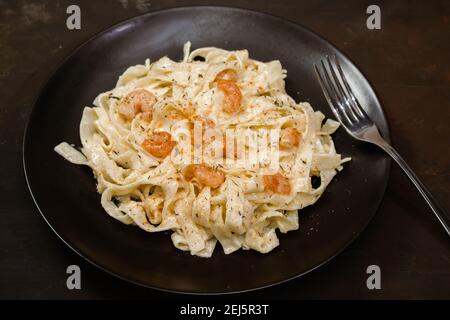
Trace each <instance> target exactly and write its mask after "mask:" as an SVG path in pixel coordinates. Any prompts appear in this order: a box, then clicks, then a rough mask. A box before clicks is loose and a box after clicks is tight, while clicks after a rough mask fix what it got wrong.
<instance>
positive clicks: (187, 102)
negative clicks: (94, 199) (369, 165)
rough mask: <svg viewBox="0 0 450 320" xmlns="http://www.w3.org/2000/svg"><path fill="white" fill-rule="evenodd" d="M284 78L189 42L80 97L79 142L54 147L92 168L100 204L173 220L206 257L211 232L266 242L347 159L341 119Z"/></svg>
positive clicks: (187, 245) (274, 65)
mask: <svg viewBox="0 0 450 320" xmlns="http://www.w3.org/2000/svg"><path fill="white" fill-rule="evenodd" d="M285 77H286V71H285V70H283V68H282V66H281V64H280V62H279V61H277V60H275V61H271V62H267V63H263V62H260V61H257V60H253V59H250V58H249V54H248V51H247V50H237V51H227V50H223V49H219V48H213V47H208V48H200V49H196V50H194V51H192V52H191V51H190V43H189V42H188V43H186V44H185V46H184V58H183V60H182V61H180V62H175V61H173V60H171V59H169V58H168V57H163V58H161V59H159V60H157V61H155V62H152V63H150V61H149V60H147V61H146V62H145V64H143V65H136V66H132V67H129V68H128V69H127V70H126V71H125V72H124V73H123V74H122V75H121V76H120V77H119V79H118V81H117V85H116V87H115V88H113V89H112V90H110V91H107V92H104V93H101V94H100V95H99V96H98V97H97V98H96V99H95V101H94V107H85V109H84V112H83V115H82V119H81V123H80V139H81V144H82V148H81V152H80V151H78V150H77V149H75V148H74V147H73V146H71V145H69V144H68V143H66V142H63V143H61V144H59V145H58V146H56V147H55V151H56V152H58V153H59V154H60V155H62V156H63V157H64V158H66V159H67V160H69V161H70V162H72V163H75V164H79V165H87V166H89V167H91V168H92V170H93V172H94V174H95V177H96V179H97V188H98V192H99V193H100V194H101V204H102V206H103V208H104V209H105V211H106V212H107V213H108V214H109V215H110V216H111V217H113V218H115V219H117V220H119V221H121V222H122V223H125V224H130V225H137V226H138V227H140V228H142V229H143V230H145V231H148V232H158V231H165V230H172V231H173V233H172V235H171V239H172V242H173V244H174V246H175V247H176V248H178V249H181V250H185V251H189V252H190V253H191V254H192V255H196V256H201V257H210V256H211V255H212V253H213V251H214V248H215V246H216V244H217V242H219V243H220V244H221V246H222V248H223V250H224V252H225V253H226V254H229V253H232V252H234V251H236V250H238V249H240V248H242V249H254V250H257V251H259V252H261V253H267V252H269V251H271V250H272V249H274V248H275V247H276V246H278V244H279V239H278V236H277V233H276V230H277V229H278V230H279V232H281V233H286V232H288V231H291V230H297V229H298V228H299V219H298V210H299V209H302V208H304V207H306V206H309V205H311V204H313V203H315V202H316V201H317V199H318V198H319V197H320V196H321V194H322V193H323V192H324V190H325V188H326V186H327V185H328V184H329V183H330V181H331V180H332V178H333V177H334V176H335V174H336V173H337V171H339V170H341V169H342V163H343V162H345V161H347V160H349V158H345V159H342V158H341V155H340V154H338V153H337V152H336V150H335V146H334V144H333V140H332V138H331V136H330V135H331V134H332V133H333V132H334V131H335V130H336V129H337V128H338V123H337V122H336V121H333V120H330V119H328V120H326V121H324V115H323V114H322V113H321V112H319V111H316V112H314V110H313V109H312V108H311V106H310V105H309V104H308V103H296V102H295V101H294V100H293V99H292V98H291V97H290V96H289V95H288V94H287V93H286V91H285V84H284V78H285ZM206 130H208V132H210V133H211V134H210V135H207V134H206ZM228 132H230V135H228ZM248 132H250V136H252V134H253V136H252V137H253V140H252V139H250V138H249V139H246V137H247V136H246V135H245V134H244V133H248ZM233 133H234V135H233ZM268 133H270V135H269V134H268ZM214 134H216V135H215V136H214ZM266 134H267V135H266ZM196 138H199V139H200V144H201V145H202V147H203V149H199V147H198V144H199V143H198V139H196ZM263 147H264V148H267V150H269V151H268V152H266V153H264V154H262V152H260V153H258V151H261V150H262V149H263ZM208 149H209V151H211V150H213V151H214V152H207V151H208ZM255 149H256V150H255ZM259 149H261V150H259ZM199 150H200V151H199ZM252 151H253V154H255V153H254V152H256V157H253V158H252V159H253V160H254V159H256V161H253V162H252V161H250V160H248V159H249V158H251V152H252ZM246 155H247V157H246ZM248 155H250V156H248ZM241 160H242V161H241ZM314 176H315V177H318V178H320V185H317V186H316V185H315V186H314V187H313V185H312V183H311V180H312V179H313V177H314Z"/></svg>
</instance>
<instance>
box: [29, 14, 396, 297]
mask: <svg viewBox="0 0 450 320" xmlns="http://www.w3.org/2000/svg"><path fill="white" fill-rule="evenodd" d="M195 9H212V10H217V9H218V10H224V11H226V10H233V11H237V12H241V13H251V14H256V15H259V16H261V17H264V16H265V17H270V18H272V19H274V20H278V21H279V22H281V23H285V24H286V23H287V24H289V25H291V26H293V27H295V28H301V29H303V30H304V31H306V32H307V33H308V34H309V35H310V36H312V37H314V38H316V39H318V40H319V41H320V42H324V43H326V44H327V45H329V46H330V47H331V48H332V49H333V50H336V52H338V53H339V54H341V55H342V56H344V57H345V58H346V59H347V60H348V61H349V62H350V63H351V65H352V66H353V67H355V68H356V70H357V71H358V72H359V73H361V75H362V76H363V78H364V80H365V81H366V82H367V84H368V85H369V87H370V89H371V90H372V91H373V93H374V95H373V98H374V99H375V102H376V104H378V105H379V106H380V108H379V109H380V112H381V116H382V119H383V121H384V123H385V124H386V128H385V131H386V132H385V134H383V137H384V138H385V139H386V140H387V141H388V142H390V140H391V139H390V125H389V121H388V119H387V117H386V114H385V112H384V109H383V107H382V104H381V102H380V100H379V98H378V95H377V92H376V91H375V89H374V87H373V86H372V85H371V83H370V81H369V80H368V79H367V77H366V75H365V74H364V73H363V72H362V71H361V70H360V69H359V68H358V66H357V65H356V64H355V63H354V62H353V61H352V60H351V58H350V57H348V56H347V55H346V54H344V53H343V52H342V51H341V50H340V49H339V48H337V47H336V46H335V45H334V44H333V43H332V42H330V41H328V40H327V39H326V38H325V37H322V36H321V35H319V34H317V33H316V32H314V31H313V30H311V29H309V28H308V27H305V26H304V25H302V24H299V23H297V22H294V21H292V20H290V19H287V18H284V17H281V16H278V15H274V14H272V13H268V12H264V11H258V10H253V9H248V8H242V7H236V6H223V5H184V6H177V7H169V8H162V9H158V10H155V11H150V12H146V13H143V14H138V15H135V16H132V17H129V18H126V19H124V20H121V21H119V22H117V23H114V24H112V25H110V26H108V27H106V28H105V29H102V30H100V31H98V32H96V33H94V34H93V35H91V36H90V37H89V38H88V39H86V40H84V41H83V42H82V43H81V44H79V45H77V46H76V47H75V48H74V49H72V51H71V52H70V53H69V54H68V55H66V56H65V57H64V58H63V59H62V60H60V62H59V63H57V64H55V67H54V68H53V70H51V71H50V72H49V73H48V75H47V77H46V78H45V80H44V81H43V82H42V84H41V85H40V87H39V89H38V90H37V93H36V97H35V99H34V100H33V103H32V107H31V111H30V112H29V114H28V116H27V120H26V122H25V129H24V133H23V139H22V148H21V151H22V166H23V172H24V176H25V180H26V184H27V188H28V191H29V193H30V195H31V198H32V200H33V202H34V204H35V206H36V208H37V209H38V211H39V213H40V215H41V217H42V218H43V219H44V221H45V222H46V224H47V225H48V226H49V227H50V229H51V230H52V231H53V232H54V234H56V236H57V237H58V238H59V239H60V240H61V241H62V242H63V243H64V244H65V245H67V247H69V248H70V249H71V250H72V251H73V252H75V253H76V254H77V255H78V256H80V257H81V258H82V259H84V260H85V261H87V262H89V263H90V264H91V265H93V266H94V267H96V268H98V269H100V270H102V271H104V272H106V273H107V274H109V275H112V276H114V277H115V278H118V279H120V280H122V281H125V282H127V283H132V284H134V285H136V286H138V287H141V288H148V289H154V290H159V291H163V292H166V293H172V294H174V293H175V294H183V295H196V296H205V295H213V296H217V295H231V294H239V293H247V292H252V291H256V290H261V289H265V288H269V287H273V286H276V285H279V284H283V283H286V282H288V281H291V280H294V279H297V278H301V277H303V276H305V275H306V274H308V273H310V272H312V271H314V270H316V269H318V268H320V267H322V266H324V265H325V264H327V263H328V262H329V261H331V260H332V259H334V258H335V257H337V256H338V255H340V254H341V253H342V252H343V251H345V250H346V249H347V248H348V247H349V246H350V245H351V244H352V243H354V242H355V241H356V240H357V239H358V238H359V237H360V235H361V234H362V233H363V231H365V230H366V229H367V227H368V225H369V224H370V222H371V221H372V220H373V218H374V217H375V215H376V213H377V212H378V210H379V208H380V205H381V203H382V201H383V199H384V198H385V194H386V190H387V186H388V183H389V181H390V179H391V169H392V160H391V159H390V158H389V157H386V160H387V165H386V179H384V181H383V186H382V187H383V192H382V193H381V194H380V199H379V200H378V201H377V203H376V205H375V208H376V209H375V210H374V212H373V213H372V214H371V216H370V218H369V219H368V220H367V222H366V223H365V224H364V225H363V226H362V228H361V229H360V230H359V231H357V232H355V233H353V234H352V236H351V237H350V238H349V240H348V241H347V242H346V243H345V244H344V245H343V246H342V247H341V248H340V249H339V250H337V251H336V252H335V253H334V254H333V255H331V256H329V257H328V258H326V259H324V260H323V261H321V262H320V263H319V264H317V265H315V266H313V267H311V268H309V269H308V270H306V271H303V272H301V273H298V274H296V275H294V276H291V277H288V278H286V279H282V280H279V281H276V282H273V283H269V284H266V285H262V286H256V287H251V288H248V289H242V290H232V291H222V292H195V291H183V290H176V289H168V288H162V287H158V286H153V285H147V284H144V283H141V282H138V281H135V280H132V279H129V278H127V277H125V276H123V275H121V274H118V273H116V272H114V271H111V270H109V269H107V267H105V266H102V265H100V264H99V263H97V262H95V261H93V260H92V259H91V258H88V257H86V256H85V255H84V254H83V253H82V252H80V251H79V250H77V249H76V248H75V247H74V246H73V245H72V244H71V243H69V242H68V241H67V240H65V239H64V238H63V236H62V235H60V234H59V233H58V232H57V231H56V230H55V229H54V228H53V226H52V225H51V224H50V222H49V221H48V220H47V218H46V216H45V214H44V211H43V210H42V209H41V208H40V206H39V204H38V202H37V200H36V198H35V195H34V193H33V190H32V188H31V183H30V180H29V177H28V173H27V160H26V156H25V154H26V149H27V148H26V142H27V137H28V135H29V127H30V123H31V120H32V119H33V116H34V114H35V113H36V109H37V104H38V102H39V100H40V99H41V96H42V92H44V91H45V90H46V89H47V87H48V86H49V85H50V83H51V81H52V80H53V79H54V78H55V76H56V74H57V73H58V71H59V70H60V69H61V67H62V66H64V64H65V63H66V62H67V61H69V60H70V59H71V58H72V57H73V56H75V55H76V54H77V53H78V52H79V51H80V50H81V49H83V47H85V46H86V45H88V44H89V43H91V42H93V41H95V40H96V39H97V38H99V37H100V36H102V35H104V34H107V33H108V32H110V31H112V30H114V29H116V28H118V27H120V26H122V25H126V24H128V23H130V22H132V20H135V19H138V18H142V17H150V16H153V15H157V14H161V13H164V12H173V11H185V10H195Z"/></svg>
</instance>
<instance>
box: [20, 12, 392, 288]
mask: <svg viewBox="0 0 450 320" xmlns="http://www.w3.org/2000/svg"><path fill="white" fill-rule="evenodd" d="M188 40H190V41H191V42H192V46H193V48H198V47H203V46H216V47H221V48H225V49H242V48H247V49H248V50H249V52H250V55H251V57H252V58H255V59H258V60H263V61H268V60H272V59H279V60H280V61H281V63H282V65H283V66H284V68H285V69H287V71H288V78H287V81H286V85H287V91H288V93H289V94H291V95H292V96H293V97H294V98H295V99H296V100H297V101H299V100H303V101H305V100H306V101H309V102H311V104H312V105H313V107H314V108H315V109H317V110H321V111H322V112H324V113H325V114H326V115H327V116H331V113H330V111H329V108H328V106H327V105H326V102H325V100H324V97H323V95H322V92H321V91H320V88H319V85H318V83H317V81H316V78H315V76H314V73H313V68H312V64H313V63H314V62H317V61H319V59H320V58H322V57H323V56H325V55H326V54H336V55H337V57H338V58H339V59H340V61H341V62H342V65H343V68H344V71H345V72H346V74H347V75H348V77H349V78H350V82H351V84H352V85H353V86H354V87H355V88H356V93H357V96H358V97H359V99H360V101H361V104H362V105H363V106H368V108H367V112H368V113H369V115H370V116H371V117H372V119H373V120H375V122H376V123H377V124H378V126H379V127H380V128H381V131H382V133H383V134H384V136H385V137H388V126H387V123H386V119H385V116H384V114H383V111H382V109H381V106H380V103H379V102H378V99H377V97H376V95H375V93H374V91H373V90H372V88H371V87H370V85H369V83H368V82H367V80H366V79H365V78H364V76H363V75H362V74H361V73H360V72H359V71H358V69H357V68H356V67H355V66H354V65H353V64H352V63H351V62H350V61H349V60H348V59H347V58H346V57H345V56H344V55H343V54H342V53H341V52H339V51H338V50H337V49H336V48H335V47H333V46H332V45H331V44H329V43H328V42H326V41H325V40H323V39H321V38H320V37H318V36H317V35H315V34H314V33H312V32H311V31H308V30H306V29H304V28H303V27H301V26H298V25H295V24H293V23H291V22H287V21H285V20H282V19H279V18H276V17H273V16H270V15H266V14H262V13H257V12H252V11H247V10H242V9H233V8H224V7H185V8H177V9H171V10H164V11H159V12H154V13H149V14H146V15H143V16H139V17H136V18H133V19H130V20H127V21H125V22H122V23H120V24H118V25H116V26H114V27H112V28H110V29H108V30H106V31H104V32H102V33H100V34H98V35H97V36H95V37H94V38H92V39H91V40H89V41H88V42H86V43H85V44H84V45H82V46H81V47H80V48H78V50H76V52H75V53H73V54H72V55H71V56H70V57H69V58H68V59H67V60H66V61H65V62H64V63H63V64H62V65H61V66H60V68H59V69H58V70H57V71H56V73H55V74H54V75H53V76H52V78H51V79H50V80H49V82H48V83H47V85H46V86H45V88H44V89H43V90H42V92H41V94H40V96H39V98H38V99H37V102H36V104H35V107H34V110H33V112H32V114H31V116H30V119H29V123H28V127H27V130H26V133H25V137H24V150H23V152H24V167H25V173H26V177H27V180H28V185H29V188H30V190H31V193H32V196H33V198H34V201H35V202H36V205H37V206H38V208H39V210H40V212H41V214H42V215H43V217H44V219H45V220H46V221H47V222H48V224H49V225H50V227H51V228H52V229H53V230H54V231H55V232H56V233H57V234H58V236H59V237H60V238H61V239H62V240H63V241H64V242H65V243H66V244H67V245H68V246H70V247H71V248H72V249H73V250H75V251H76V252H77V253H79V254H80V255H81V256H83V257H84V258H85V259H87V260H88V261H90V262H92V263H93V264H95V265H96V266H98V267H100V268H102V269H103V270H105V271H108V272H110V273H112V274H114V275H117V276H118V277H120V278H123V279H126V280H128V281H131V282H134V283H137V284H141V285H144V286H148V287H152V288H158V289H163V290H171V291H177V292H191V293H229V292H237V291H245V290H250V289H256V288H261V287H265V286H269V285H272V284H275V283H279V282H282V281H285V280H288V279H292V278H294V277H297V276H299V275H302V274H305V273H307V272H308V271H310V270H312V269H314V268H316V267H318V266H320V265H322V264H323V263H324V262H326V261H328V260H329V259H331V258H332V257H334V256H335V255H336V254H338V253H339V252H340V251H342V250H343V249H344V248H345V247H346V246H347V245H348V244H349V243H351V242H352V241H353V240H354V239H355V238H356V237H357V235H358V234H359V233H360V232H361V231H362V230H363V229H364V228H365V226H366V225H367V224H368V222H369V221H370V219H371V218H372V216H373V215H374V213H375V211H376V210H377V207H378V205H379V203H380V201H381V199H382V197H383V194H384V191H385V188H386V183H387V179H388V175H389V168H390V161H389V160H388V159H387V158H386V157H385V156H384V155H383V154H382V153H381V152H378V150H376V149H374V148H373V147H371V146H369V145H367V144H360V143H357V142H356V141H355V140H353V139H351V138H350V137H349V136H348V135H347V134H346V133H345V131H344V130H343V129H340V130H339V131H338V132H337V133H336V134H335V135H334V140H335V143H336V146H337V150H338V151H339V152H340V153H342V154H343V155H344V156H351V157H352V158H353V160H352V161H351V163H349V164H346V165H345V170H344V171H343V172H341V173H339V175H338V176H337V178H335V179H334V181H333V182H332V183H331V184H330V186H329V187H328V189H327V191H326V192H325V193H324V195H323V197H322V198H321V199H320V200H319V201H318V203H316V204H315V205H314V206H312V207H309V208H306V209H304V210H302V211H301V212H300V230H298V231H294V232H289V233H288V234H286V235H281V236H280V242H281V244H280V246H279V247H277V248H276V249H275V250H273V251H272V252H270V253H269V254H266V255H262V254H259V253H257V252H255V251H242V250H240V251H239V252H236V253H234V254H231V255H228V256H226V255H224V254H223V252H222V250H221V247H220V246H219V245H218V247H217V248H216V251H215V253H214V256H213V257H212V258H211V259H202V258H197V257H192V256H190V255H189V254H188V253H184V252H181V251H179V250H177V249H175V248H174V247H173V245H172V241H171V240H170V236H169V233H168V232H166V233H157V234H149V233H146V232H144V231H142V230H140V229H139V228H137V227H131V226H126V225H123V224H121V223H120V222H118V221H115V220H114V219H113V218H111V217H109V216H108V215H107V214H106V213H105V211H104V210H103V208H102V207H101V205H100V196H99V194H98V193H97V192H96V189H95V180H94V178H93V175H92V173H91V170H90V169H89V168H87V167H82V166H76V165H72V164H70V163H69V162H67V161H65V160H64V159H63V158H61V157H60V156H59V155H57V154H56V153H55V152H54V151H53V147H54V146H55V145H57V144H58V143H59V142H61V141H67V142H69V143H74V144H76V145H78V146H79V145H80V138H79V133H78V127H79V122H80V118H81V114H82V110H83V108H84V106H86V105H92V101H93V99H94V98H95V96H96V95H97V94H98V93H100V92H102V91H106V90H109V89H110V88H112V87H114V85H115V83H116V80H117V78H118V76H119V75H120V74H121V73H122V72H123V71H124V70H125V69H126V68H127V67H128V66H130V65H135V64H138V63H143V62H144V60H145V59H146V58H150V59H151V60H152V61H154V60H156V59H158V58H160V57H162V56H164V55H168V56H169V57H171V58H172V59H180V58H181V57H182V47H183V44H184V43H185V42H186V41H188ZM369 106H370V107H369Z"/></svg>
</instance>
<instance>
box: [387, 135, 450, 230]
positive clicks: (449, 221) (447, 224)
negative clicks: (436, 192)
mask: <svg viewBox="0 0 450 320" xmlns="http://www.w3.org/2000/svg"><path fill="white" fill-rule="evenodd" d="M379 146H380V147H381V148H382V149H383V150H384V151H386V152H387V153H388V154H389V155H390V156H391V157H392V158H393V159H394V160H395V162H397V163H398V165H399V166H400V167H401V168H402V170H403V171H404V172H405V173H406V175H407V176H408V177H409V179H411V181H412V182H413V183H414V185H415V186H416V188H417V190H419V192H420V194H421V195H422V197H423V198H424V199H425V201H426V202H427V203H428V205H429V206H430V208H431V210H433V212H434V214H435V215H436V217H437V218H438V220H439V222H440V223H441V224H442V226H443V227H444V229H445V231H447V234H448V235H450V215H449V214H448V212H446V211H445V210H444V208H443V207H442V206H441V205H440V204H439V203H438V202H437V200H436V199H435V198H434V197H433V196H432V195H431V193H430V192H429V191H428V190H427V188H426V187H425V185H424V184H423V183H422V181H420V180H419V178H418V177H417V176H416V174H415V173H414V172H413V171H412V169H411V168H410V167H409V166H408V164H407V163H406V162H405V160H403V158H402V157H401V156H400V154H399V153H398V152H397V150H395V149H394V148H393V147H392V146H391V145H390V144H388V143H387V142H385V141H384V143H381V144H379Z"/></svg>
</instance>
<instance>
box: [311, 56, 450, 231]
mask: <svg viewBox="0 0 450 320" xmlns="http://www.w3.org/2000/svg"><path fill="white" fill-rule="evenodd" d="M325 60H326V63H325V62H324V60H323V59H321V61H320V66H319V67H318V66H317V65H316V64H314V70H315V72H316V75H317V78H318V80H319V84H320V87H321V88H322V91H323V94H324V95H325V98H326V100H327V102H328V104H329V105H330V108H331V110H332V111H333V113H334V115H335V116H336V118H337V119H338V120H339V122H340V123H341V124H342V126H343V127H344V128H345V130H346V131H347V132H348V133H349V134H350V135H351V136H352V137H353V138H355V139H358V140H362V141H366V142H370V143H372V144H375V145H377V146H378V147H380V148H381V149H383V150H384V151H385V152H386V153H387V154H389V155H390V156H391V157H392V158H393V159H394V160H395V162H397V164H398V165H399V166H400V167H401V168H402V169H403V171H404V172H405V173H406V175H407V176H408V177H409V179H411V181H412V182H413V184H414V185H415V186H416V188H417V190H419V192H420V194H421V195H422V196H423V198H424V199H425V201H426V202H427V203H428V205H429V206H430V208H431V210H433V212H434V214H435V215H436V217H437V218H438V220H439V222H440V223H441V224H442V226H443V227H444V229H445V231H447V234H448V235H450V216H449V214H448V213H447V212H446V211H445V210H444V209H443V208H442V207H441V206H440V205H439V203H438V202H437V201H436V200H435V199H434V198H433V196H432V195H431V193H430V192H429V191H428V190H427V188H426V187H425V185H424V184H423V183H422V182H421V181H420V180H419V178H418V177H417V176H416V174H415V173H414V172H413V171H412V169H411V168H410V167H409V166H408V164H407V163H406V162H405V160H403V158H402V157H401V156H400V154H399V153H398V152H397V151H396V150H395V149H394V148H393V147H392V146H391V145H390V144H389V143H388V142H387V141H386V140H385V139H383V137H382V136H381V134H380V132H379V130H378V127H377V126H376V124H375V123H374V122H373V121H372V119H370V117H369V116H368V115H367V113H366V112H365V111H364V109H363V108H362V107H361V105H360V104H359V101H358V99H357V98H356V97H355V95H354V94H353V90H352V88H351V87H350V85H349V83H348V81H347V78H346V77H345V75H344V72H343V71H342V68H341V65H340V64H339V61H338V60H337V58H336V56H334V59H333V60H334V65H333V63H332V61H331V59H330V58H329V57H328V56H326V59H325ZM320 67H321V68H320ZM319 69H321V70H319ZM336 70H337V72H336Z"/></svg>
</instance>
